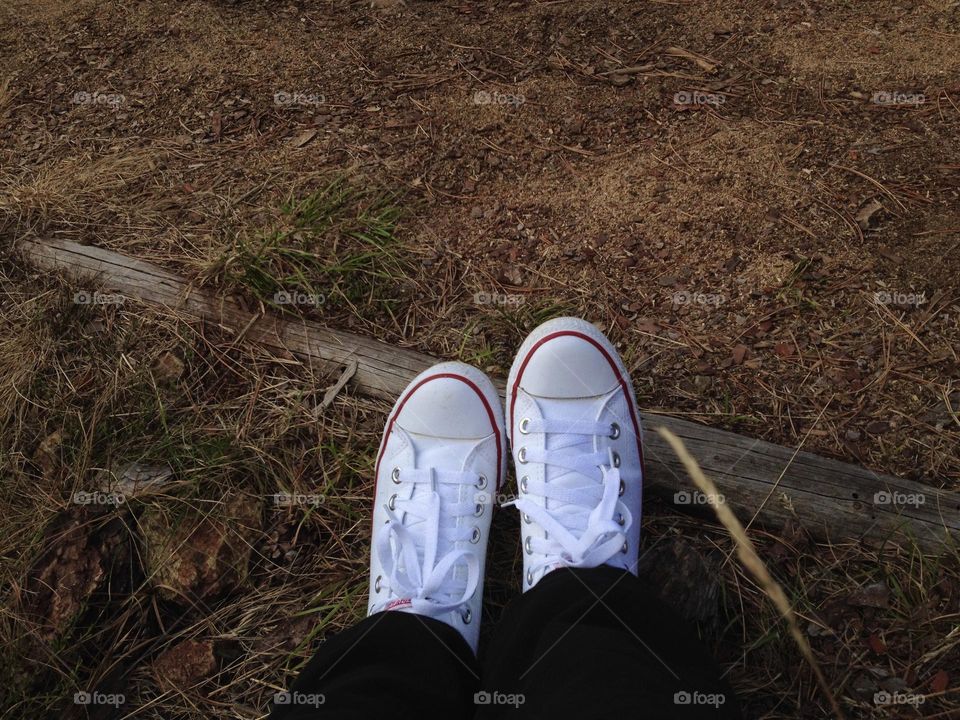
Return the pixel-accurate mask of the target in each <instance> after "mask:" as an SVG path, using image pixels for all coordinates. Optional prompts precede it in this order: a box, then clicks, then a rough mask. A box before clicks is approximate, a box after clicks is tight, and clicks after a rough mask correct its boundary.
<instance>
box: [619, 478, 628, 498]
mask: <svg viewBox="0 0 960 720" xmlns="http://www.w3.org/2000/svg"><path fill="white" fill-rule="evenodd" d="M626 491H627V486H626V484H625V483H624V482H623V480H622V479H621V480H620V492H619V493H617V494H618V495H620V496H621V497H622V496H623V494H624V493H625V492H626Z"/></svg>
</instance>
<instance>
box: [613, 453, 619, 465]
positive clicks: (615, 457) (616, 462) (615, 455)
mask: <svg viewBox="0 0 960 720" xmlns="http://www.w3.org/2000/svg"><path fill="white" fill-rule="evenodd" d="M613 466H614V467H615V468H618V467H620V456H619V455H618V454H617V453H616V452H614V453H613Z"/></svg>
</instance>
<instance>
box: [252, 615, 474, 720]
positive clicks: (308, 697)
mask: <svg viewBox="0 0 960 720" xmlns="http://www.w3.org/2000/svg"><path fill="white" fill-rule="evenodd" d="M478 677H479V672H478V666H477V661H476V658H475V657H474V655H473V651H472V650H471V649H470V646H469V645H467V642H466V641H465V640H464V639H463V637H462V636H461V635H460V633H458V632H457V631H456V630H454V629H453V628H452V627H450V626H449V625H447V624H446V623H443V622H440V621H439V620H434V619H432V618H428V617H421V616H419V615H413V614H411V613H405V612H396V611H394V612H383V613H377V614H375V615H371V616H370V617H368V618H365V619H364V620H362V621H360V622H359V623H357V624H356V625H354V626H353V627H351V628H349V629H347V630H344V631H343V632H340V633H337V634H336V635H334V636H333V637H330V638H328V639H327V640H325V641H324V643H323V644H322V645H321V646H320V648H319V649H318V650H317V652H316V654H315V655H314V656H313V657H312V658H311V659H310V661H309V662H308V663H307V664H306V665H305V666H304V668H303V670H302V671H301V672H300V674H299V675H298V676H297V679H296V680H295V681H294V683H293V685H292V686H291V688H290V689H289V690H288V691H287V692H286V693H284V694H282V695H281V696H280V697H278V698H277V700H279V703H282V704H279V703H277V704H274V706H273V711H272V712H271V714H270V720H307V719H308V718H325V719H326V718H338V719H342V718H351V719H353V718H357V719H358V720H360V719H362V720H370V719H371V718H379V717H391V718H431V717H437V718H450V719H451V720H458V719H459V718H468V717H471V716H472V714H473V708H474V704H473V699H474V693H475V692H476V690H477V686H478V683H479V680H478ZM284 700H286V701H287V702H285V703H284Z"/></svg>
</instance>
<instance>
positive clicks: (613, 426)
mask: <svg viewBox="0 0 960 720" xmlns="http://www.w3.org/2000/svg"><path fill="white" fill-rule="evenodd" d="M618 437H620V426H619V425H617V423H610V439H611V440H616V439H617V438H618Z"/></svg>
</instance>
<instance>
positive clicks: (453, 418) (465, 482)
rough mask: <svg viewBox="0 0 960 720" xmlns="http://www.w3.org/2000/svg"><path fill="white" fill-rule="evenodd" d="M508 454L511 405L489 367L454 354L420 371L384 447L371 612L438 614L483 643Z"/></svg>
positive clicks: (379, 474) (380, 456)
mask: <svg viewBox="0 0 960 720" xmlns="http://www.w3.org/2000/svg"><path fill="white" fill-rule="evenodd" d="M506 460H507V454H506V439H505V437H504V427H503V406H502V405H501V403H500V398H499V396H498V395H497V391H496V389H495V388H494V387H493V383H491V382H490V379H489V378H488V377H487V376H486V375H484V374H483V373H482V372H480V371H479V370H477V369H476V368H473V367H470V366H469V365H465V364H463V363H459V362H447V363H441V364H439V365H435V366H434V367H432V368H430V369H429V370H426V371H424V372H422V373H420V375H418V376H417V377H416V378H414V380H413V381H412V382H411V383H410V385H408V386H407V388H406V390H404V391H403V393H402V394H401V395H400V399H399V400H397V403H396V404H395V405H394V406H393V410H391V412H390V416H389V417H388V419H387V425H386V429H385V430H384V434H383V440H382V441H381V443H380V452H379V454H378V455H377V464H376V479H377V485H376V491H375V495H374V508H373V537H372V548H371V552H370V556H371V557H370V602H369V605H368V607H367V611H368V614H371V615H372V614H373V613H375V612H380V611H381V610H400V611H404V612H412V613H416V614H420V615H427V616H429V617H432V618H436V619H437V620H441V621H443V622H445V623H447V624H448V625H451V626H453V627H454V628H456V629H457V630H459V631H460V633H461V634H462V635H463V636H464V638H465V639H466V640H467V642H468V643H469V644H470V646H471V647H472V648H473V651H474V652H476V651H477V641H478V639H479V635H480V601H481V599H482V596H483V571H484V565H485V561H486V550H487V539H488V538H489V535H490V520H491V517H492V514H493V502H492V498H493V497H494V496H495V493H496V492H497V491H498V490H499V487H500V485H501V484H502V482H503V478H504V476H505V475H506Z"/></svg>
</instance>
